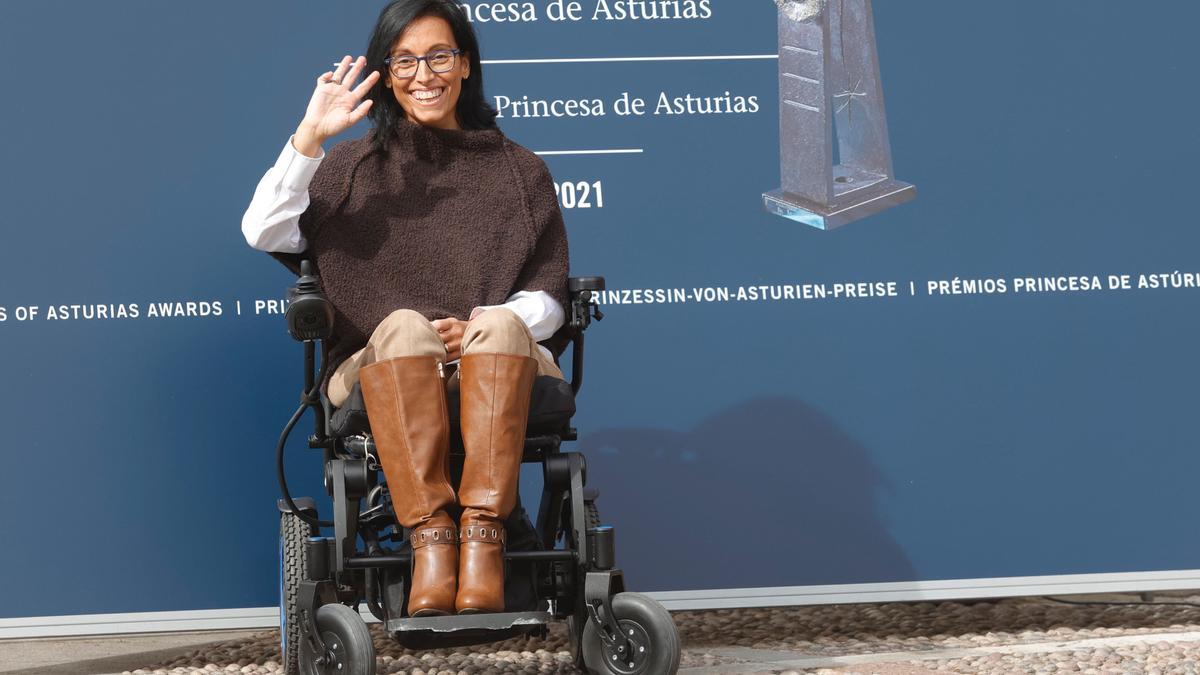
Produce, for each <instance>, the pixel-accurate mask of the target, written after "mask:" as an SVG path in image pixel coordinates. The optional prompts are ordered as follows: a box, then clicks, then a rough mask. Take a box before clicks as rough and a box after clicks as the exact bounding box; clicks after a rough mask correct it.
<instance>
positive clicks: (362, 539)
mask: <svg viewBox="0 0 1200 675" xmlns="http://www.w3.org/2000/svg"><path fill="white" fill-rule="evenodd" d="M569 288H570V307H569V308H568V315H569V320H568V322H567V325H566V326H564V327H563V329H562V330H561V331H560V334H559V335H558V336H556V337H561V338H562V339H563V340H564V341H569V344H570V346H571V348H572V354H571V356H572V370H571V381H570V383H567V382H564V381H562V380H559V379H557V378H553V377H545V376H541V377H538V378H537V380H536V382H535V384H534V390H533V399H532V402H531V405H530V419H529V422H528V428H527V432H526V439H525V449H524V457H523V458H522V463H527V462H537V463H540V464H541V465H542V474H543V478H544V488H543V492H542V495H541V500H540V503H539V506H538V510H537V521H536V524H533V523H530V520H529V517H528V515H527V513H526V511H525V509H524V508H523V506H522V504H521V503H520V500H519V499H518V503H517V506H516V508H514V509H513V512H512V514H511V515H510V516H509V518H508V520H507V522H506V529H507V531H508V544H507V547H506V551H505V564H506V568H507V570H506V574H505V591H504V594H505V604H506V611H505V612H504V613H497V614H469V615H457V616H435V617H416V618H414V617H409V616H408V615H407V614H408V613H407V611H406V599H407V590H406V585H407V582H408V580H409V575H410V573H411V562H412V556H411V547H410V546H409V544H408V541H407V540H406V536H407V532H405V530H404V528H402V527H401V526H399V525H398V524H397V523H396V520H395V517H394V515H393V511H392V507H391V500H390V495H389V493H388V488H387V485H386V483H385V482H384V481H383V480H382V478H383V476H382V471H381V470H380V466H379V461H378V455H377V454H376V451H375V446H374V443H373V441H372V438H371V432H370V423H369V420H368V419H367V416H366V411H365V406H364V405H363V402H362V393H361V390H359V388H358V387H357V386H356V387H355V389H354V391H353V392H352V393H351V396H350V399H349V400H347V401H346V403H345V404H344V405H343V406H342V407H341V408H340V409H334V408H333V407H332V405H331V404H330V402H329V400H328V399H327V398H326V397H325V396H324V395H323V394H322V393H321V390H320V386H321V381H322V379H323V378H324V374H325V373H324V363H325V357H326V356H327V346H326V340H327V339H328V337H329V336H330V334H331V329H332V325H333V316H334V314H333V310H332V307H331V306H330V304H329V302H328V300H327V299H326V298H325V297H324V295H323V294H322V292H321V287H320V280H319V278H318V277H317V275H316V273H315V270H314V268H313V267H312V265H311V264H310V263H309V262H308V261H304V262H303V263H302V264H301V269H300V278H299V280H298V281H297V283H296V285H295V286H293V287H292V288H291V289H289V292H288V298H289V305H288V309H287V323H288V331H289V333H290V334H291V335H292V337H293V338H295V339H296V340H298V341H301V342H303V343H304V392H303V395H302V401H301V405H300V407H299V409H297V410H296V413H295V414H294V415H293V416H292V418H291V419H290V420H289V422H288V424H287V426H286V428H285V429H284V431H283V433H282V435H281V437H280V439H279V444H278V446H277V448H276V464H277V469H278V474H279V485H280V490H281V492H282V495H283V496H282V498H281V499H280V500H279V510H280V527H279V574H280V638H281V647H282V650H281V651H282V657H283V658H282V660H283V663H284V667H285V672H286V673H287V675H300V674H302V675H325V674H329V675H333V674H334V673H336V674H337V675H373V674H374V673H375V650H374V646H373V644H372V641H371V635H370V632H369V631H368V630H367V626H366V623H365V622H364V620H363V618H362V616H361V615H360V614H359V612H358V608H359V606H360V604H362V603H364V602H365V604H366V606H367V608H368V609H369V611H370V613H371V614H372V615H374V616H375V618H376V619H378V620H379V621H380V622H382V623H383V626H384V628H385V629H386V631H387V632H388V633H389V634H390V635H391V636H392V638H393V639H395V640H396V641H398V642H399V643H400V644H401V645H403V646H405V647H408V648H412V649H433V648H442V647H460V646H465V645H472V644H481V643H486V642H494V641H499V640H504V639H508V638H511V637H514V636H518V635H534V636H540V637H545V636H546V635H547V634H548V624H549V623H550V622H551V621H555V620H564V619H565V620H566V622H567V632H568V636H569V643H570V649H571V654H572V657H573V659H574V662H575V665H576V667H578V668H579V669H580V670H583V671H584V672H589V673H593V674H601V673H619V674H622V675H664V674H670V673H674V672H676V671H677V670H678V667H679V659H680V645H679V637H678V633H677V631H676V628H675V624H674V622H673V620H672V619H671V615H670V614H669V613H668V612H667V611H666V610H665V609H664V608H663V607H662V605H660V604H658V603H657V602H655V601H654V600H652V599H650V598H648V597H647V596H644V595H641V594H637V593H628V592H625V584H624V578H623V575H622V573H621V570H620V569H618V568H617V567H616V561H615V555H614V532H613V528H612V527H610V526H607V525H602V524H601V521H600V517H599V512H598V510H597V507H596V499H597V497H598V494H599V493H598V491H597V490H596V489H595V488H590V487H587V486H586V482H587V463H586V461H585V459H584V457H583V455H581V454H579V453H573V452H563V451H562V450H561V447H560V446H561V444H562V442H563V441H573V440H576V437H577V436H576V430H575V429H574V428H572V427H571V425H570V421H571V417H572V415H573V414H574V413H575V394H576V393H578V391H579V389H580V386H581V385H582V383H583V345H584V341H583V337H584V331H585V330H586V329H587V327H588V326H589V324H590V323H591V321H592V320H593V319H596V320H600V319H602V318H603V314H602V313H601V312H600V309H599V307H598V306H597V304H596V302H595V299H594V296H593V294H594V293H595V292H596V291H599V290H603V288H604V279H603V278H602V277H573V278H571V279H570V286H569ZM318 353H319V355H320V357H321V358H320V370H319V371H318ZM447 398H448V400H447V403H448V407H449V410H450V421H451V430H452V431H451V436H452V440H451V466H452V469H451V474H452V478H453V479H454V482H455V484H457V480H458V477H459V476H460V475H461V473H460V472H461V468H462V457H463V455H462V452H463V451H462V444H461V438H459V437H458V431H457V430H458V423H457V420H458V415H457V407H458V406H457V404H458V401H457V400H456V397H455V396H453V395H451V396H448V397H447ZM308 409H312V410H313V412H314V418H315V431H314V433H313V435H312V436H311V437H310V438H309V440H308V445H309V447H310V448H314V449H319V450H321V451H322V453H323V455H324V484H325V489H326V492H327V493H328V494H329V496H330V497H331V501H332V510H333V513H332V519H331V520H321V519H320V517H319V515H318V513H317V508H316V502H315V501H314V500H313V499H312V498H308V497H297V498H293V497H292V496H291V495H290V494H289V492H288V487H287V481H286V477H285V475H284V462H283V456H284V447H285V445H286V441H287V438H288V436H289V435H290V433H291V432H292V430H293V429H294V428H295V426H296V424H297V423H298V422H299V420H300V419H301V418H302V416H303V415H304V413H305V412H306V411H307V410H308ZM456 515H457V514H452V517H455V516H456ZM323 529H332V536H321V531H322V530H323Z"/></svg>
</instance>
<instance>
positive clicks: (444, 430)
mask: <svg viewBox="0 0 1200 675" xmlns="http://www.w3.org/2000/svg"><path fill="white" fill-rule="evenodd" d="M441 366H442V364H441V362H440V361H438V360H437V359H435V358H434V357H432V356H406V357H401V358H395V359H388V360H386V361H379V362H377V363H372V364H371V365H369V366H364V367H363V368H362V369H360V370H359V371H358V379H359V382H360V383H361V384H362V392H363V401H364V402H365V403H366V404H367V416H368V417H369V418H370V420H371V433H372V434H373V435H374V437H375V447H376V449H377V450H378V451H379V462H380V464H382V466H383V475H384V476H385V477H386V478H387V483H388V491H389V492H390V493H391V495H392V506H393V507H395V510H396V520H398V521H399V522H400V524H401V525H403V526H404V527H407V528H409V531H410V532H409V540H410V541H411V542H412V555H413V573H412V588H411V590H410V591H409V594H408V613H409V615H411V616H439V615H443V614H450V613H452V612H453V611H454V609H455V607H454V599H455V593H456V591H457V588H458V537H457V528H455V526H454V519H452V518H451V517H450V516H449V515H447V514H446V508H447V507H449V506H450V505H451V504H453V503H454V488H453V487H452V486H451V484H450V467H449V461H450V422H449V419H448V417H447V414H446V391H445V389H444V385H443V378H442V367H441Z"/></svg>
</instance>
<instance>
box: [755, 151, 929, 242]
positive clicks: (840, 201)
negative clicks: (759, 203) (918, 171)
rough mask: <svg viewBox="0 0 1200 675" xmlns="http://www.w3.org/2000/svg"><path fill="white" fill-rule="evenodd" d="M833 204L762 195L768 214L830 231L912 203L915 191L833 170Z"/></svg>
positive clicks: (880, 178)
mask: <svg viewBox="0 0 1200 675" xmlns="http://www.w3.org/2000/svg"><path fill="white" fill-rule="evenodd" d="M834 175H835V178H834V179H833V180H834V183H833V186H834V187H833V189H834V195H835V196H834V200H833V203H832V204H818V203H816V202H813V201H810V200H807V199H805V198H803V197H799V196H797V195H794V194H791V193H789V192H786V191H784V190H783V189H779V190H772V191H771V192H767V193H765V194H763V205H764V206H765V207H766V209H767V211H769V212H770V213H774V214H775V215H777V216H783V217H784V218H788V219H791V220H794V221H796V222H798V223H804V224H805V225H810V226H812V227H815V228H817V229H820V230H832V229H834V228H835V227H841V226H842V225H845V224H847V223H852V222H854V221H856V220H859V219H861V218H866V217H867V216H871V215H874V214H876V213H879V212H881V211H886V210H887V209H890V208H892V207H893V206H898V205H900V204H903V203H904V202H908V201H912V200H913V199H914V198H916V196H917V188H916V187H914V186H913V185H910V184H909V183H904V182H901V181H898V180H895V179H891V178H887V177H884V176H878V175H875V174H871V173H868V172H866V171H862V170H855V169H852V168H845V167H840V166H839V167H836V169H835V172H834Z"/></svg>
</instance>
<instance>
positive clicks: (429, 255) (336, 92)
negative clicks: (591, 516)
mask: <svg viewBox="0 0 1200 675" xmlns="http://www.w3.org/2000/svg"><path fill="white" fill-rule="evenodd" d="M364 73H366V76H365V77H363V74H364ZM360 77H361V78H362V80H361V82H359V78H360ZM368 115H369V116H370V119H371V121H372V122H373V123H374V129H373V130H372V131H371V133H369V134H367V135H366V136H364V137H362V138H359V139H356V140H352V141H346V142H343V143H339V144H337V145H336V146H334V147H333V148H331V149H330V150H329V153H328V156H326V154H325V152H324V151H323V149H322V145H323V144H324V143H325V142H326V141H327V140H328V139H329V138H331V137H333V136H335V135H337V134H340V133H342V132H344V131H346V130H348V129H349V128H350V127H351V126H353V125H354V124H355V123H357V122H359V121H361V120H363V119H364V118H366V117H367V116H368ZM495 120H496V110H495V109H494V108H492V107H491V106H490V105H489V104H488V103H487V101H486V100H485V99H484V97H483V68H482V65H481V62H480V58H479V44H478V41H477V40H476V37H475V34H474V32H473V30H472V28H471V24H470V21H469V19H468V17H467V15H466V13H465V12H464V10H463V8H462V7H460V6H459V5H458V4H457V3H455V2H453V1H452V0H396V1H395V2H392V3H391V4H389V5H387V6H386V7H384V9H383V11H382V12H381V13H380V15H379V20H378V21H377V22H376V25H375V29H374V31H373V33H372V35H371V40H370V44H369V45H368V47H367V54H366V56H365V57H359V58H358V59H353V60H352V59H351V58H350V57H349V56H346V57H344V58H343V59H342V60H341V61H340V62H339V63H338V65H337V68H336V70H334V71H331V72H327V73H323V74H322V75H320V76H319V77H318V78H317V85H316V89H315V91H314V92H313V95H312V98H311V100H310V102H309V105H308V110H307V112H306V113H305V115H304V119H303V120H302V121H301V123H300V126H299V128H298V129H297V130H296V133H295V135H294V136H293V137H292V141H291V142H290V143H288V144H287V145H286V146H285V147H284V149H283V152H282V153H281V154H280V157H279V160H278V161H277V163H276V165H275V167H274V168H272V169H271V170H270V171H268V172H267V174H266V176H264V177H263V180H262V181H261V182H260V183H259V186H258V189H257V190H256V191H255V195H254V199H253V201H252V202H251V204H250V208H249V209H247V211H246V214H245V216H244V218H243V220H242V231H243V234H244V235H245V237H246V240H247V241H248V242H249V243H250V244H251V245H252V246H254V247H255V248H258V249H261V250H264V251H268V252H270V253H271V254H272V255H274V256H275V257H276V258H278V259H279V260H281V261H282V262H284V263H285V264H287V265H288V266H289V267H290V268H291V269H292V270H293V271H296V270H298V269H299V259H300V257H301V255H303V257H304V258H306V259H308V260H310V261H312V262H314V263H315V264H316V267H317V270H318V271H319V273H320V275H321V281H322V284H323V286H324V291H325V293H326V295H327V296H328V298H329V299H330V301H331V302H332V303H333V305H334V309H335V313H336V317H335V321H334V327H333V331H334V334H333V336H332V337H331V338H330V339H329V340H328V341H327V343H326V344H327V345H328V346H329V347H330V351H329V356H328V365H327V366H326V368H327V371H328V372H329V373H330V375H329V376H328V377H327V378H326V381H325V382H324V383H323V386H324V388H325V394H326V396H327V397H328V399H329V401H330V403H331V404H332V405H334V406H341V405H342V404H343V403H345V402H346V400H347V399H348V398H349V397H350V396H351V394H352V393H353V392H355V391H361V395H362V398H363V400H364V401H365V404H366V408H367V414H368V416H369V417H370V420H371V422H370V424H371V429H372V432H373V434H374V439H375V444H376V448H377V450H378V453H379V459H380V464H381V466H382V468H383V473H384V476H385V477H386V479H387V484H388V486H391V487H396V488H397V489H394V490H391V491H390V495H391V503H392V506H393V507H394V509H395V516H396V519H397V521H398V522H399V524H400V525H402V526H403V527H404V528H405V529H406V530H407V534H408V537H409V540H410V541H412V542H415V544H414V546H413V572H412V577H411V585H410V588H409V595H408V599H407V605H406V606H407V608H408V611H409V612H410V614H411V615H413V616H431V615H438V614H448V613H454V612H458V613H473V612H497V611H502V610H504V608H505V607H504V593H503V591H504V564H503V562H504V560H503V555H502V550H503V545H504V540H505V534H504V523H505V521H506V519H507V518H508V517H509V515H510V513H512V512H513V510H514V509H515V508H517V494H516V489H517V479H518V475H519V469H520V463H521V457H522V454H523V450H524V438H525V424H526V421H527V419H528V408H529V400H530V392H531V390H532V386H533V380H534V377H535V376H537V375H544V376H551V377H556V378H561V377H562V372H561V371H560V370H559V369H558V366H557V365H556V364H555V362H554V356H553V355H552V353H551V352H550V351H549V350H548V349H547V347H545V346H541V345H539V344H538V343H539V342H542V341H547V340H548V339H549V338H550V337H551V336H553V335H554V333H555V332H556V331H557V330H558V329H559V328H560V327H562V326H563V324H564V322H565V312H564V310H563V307H564V306H565V304H566V297H567V241H566V230H565V228H564V226H563V220H562V213H561V212H560V211H559V208H558V202H557V201H556V198H555V192H554V182H553V180H552V178H551V177H550V172H549V171H548V170H547V168H546V165H545V164H544V163H543V162H542V160H541V159H539V158H538V157H537V156H536V155H534V154H533V153H532V152H530V151H528V150H526V149H525V148H522V147H520V146H519V145H517V144H515V143H513V142H512V141H510V140H509V139H508V138H506V137H505V136H504V134H503V133H501V132H500V130H499V129H498V128H497V127H496V121H495ZM456 361H457V362H458V367H457V370H456V371H454V370H452V369H453V366H454V362H456ZM447 389H450V390H457V392H458V397H459V401H460V405H459V410H460V413H459V419H460V424H461V426H462V438H463V446H464V450H465V455H466V458H465V461H464V463H463V469H462V479H461V481H460V484H459V486H458V490H457V495H456V494H455V489H454V487H453V486H452V485H451V484H450V481H449V477H448V475H447V473H446V467H447V462H448V453H449V447H448V437H449V419H448V417H447V407H446V404H445V402H444V398H445V396H446V391H447ZM456 501H457V503H458V505H459V506H461V507H462V516H461V518H460V519H459V521H458V522H455V520H454V519H452V518H451V516H450V515H449V512H450V511H452V510H453V508H454V506H455V502H456ZM460 541H461V543H460Z"/></svg>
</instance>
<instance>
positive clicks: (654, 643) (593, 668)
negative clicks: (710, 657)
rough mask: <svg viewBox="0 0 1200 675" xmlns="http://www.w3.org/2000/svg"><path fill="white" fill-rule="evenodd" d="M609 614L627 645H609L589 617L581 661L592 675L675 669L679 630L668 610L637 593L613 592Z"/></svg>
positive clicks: (666, 673)
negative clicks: (623, 647)
mask: <svg viewBox="0 0 1200 675" xmlns="http://www.w3.org/2000/svg"><path fill="white" fill-rule="evenodd" d="M611 604H612V609H613V615H614V617H613V618H615V619H616V621H617V625H618V626H620V628H621V632H622V633H623V634H624V635H623V637H625V639H626V640H628V644H629V645H630V648H629V649H622V648H614V647H610V646H608V645H606V644H604V642H603V641H602V640H601V639H600V632H599V630H597V628H596V626H595V624H593V623H592V622H591V621H588V622H587V625H585V626H584V628H583V643H582V645H581V646H580V649H581V651H582V656H583V662H584V664H585V665H586V667H587V670H588V672H589V673H592V674H593V675H673V674H674V673H675V672H676V671H678V670H679V656H680V652H679V632H678V631H677V630H676V629H675V621H674V620H672V619H671V615H670V613H668V612H667V610H666V609H664V608H663V606H662V605H660V604H658V603H657V602H655V601H654V600H651V599H650V598H649V597H647V596H645V595H642V594H641V593H617V594H616V595H614V596H613V597H612V603H611Z"/></svg>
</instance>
